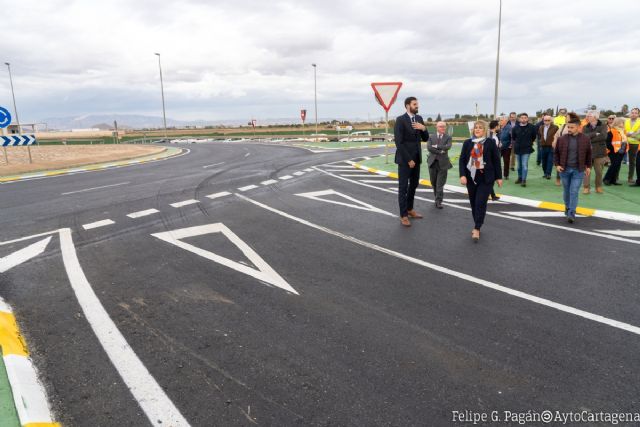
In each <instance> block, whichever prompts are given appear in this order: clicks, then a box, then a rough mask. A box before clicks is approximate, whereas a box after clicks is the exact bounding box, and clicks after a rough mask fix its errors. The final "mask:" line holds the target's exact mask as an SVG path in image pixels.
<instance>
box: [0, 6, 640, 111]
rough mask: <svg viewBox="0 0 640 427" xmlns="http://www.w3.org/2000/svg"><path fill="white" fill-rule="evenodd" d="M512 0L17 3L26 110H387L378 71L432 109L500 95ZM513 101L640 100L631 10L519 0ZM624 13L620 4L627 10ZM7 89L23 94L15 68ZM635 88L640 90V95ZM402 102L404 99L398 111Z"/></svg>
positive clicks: (510, 70)
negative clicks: (377, 87)
mask: <svg viewBox="0 0 640 427" xmlns="http://www.w3.org/2000/svg"><path fill="white" fill-rule="evenodd" d="M498 4H499V3H498V0H483V1H473V0H450V1H448V2H437V3H433V2H431V3H427V2H420V1H416V0H406V1H404V2H388V1H382V0H369V1H363V0H355V1H348V2H347V1H336V0H327V1H323V2H317V1H309V0H298V1H289V0H286V1H285V0H281V1H274V2H264V1H257V0H246V1H241V2H240V1H237V0H217V1H215V2H211V1H205V0H182V1H179V0H178V1H174V2H170V3H168V2H160V1H155V0H141V1H136V2H128V1H124V0H104V1H102V2H98V3H96V2H90V1H87V0H76V1H69V0H66V1H60V0H49V1H47V2H42V1H36V0H21V1H20V2H15V3H13V4H12V8H11V12H10V14H9V16H7V17H6V18H7V19H8V21H10V22H12V25H13V26H15V27H16V28H21V31H20V32H13V33H8V35H6V37H5V43H4V44H3V50H2V58H0V59H3V62H4V61H10V62H11V64H12V71H13V73H14V84H15V89H16V96H17V102H18V107H19V109H20V116H21V117H24V119H23V120H33V121H35V120H38V119H40V118H43V117H51V116H64V115H81V114H86V113H90V112H94V113H98V112H111V113H127V112H131V113H141V114H153V115H158V114H159V111H160V94H159V89H160V88H159V75H158V74H159V73H158V62H157V60H158V58H157V57H156V56H155V55H154V52H160V53H161V54H162V66H163V73H164V80H165V94H166V100H167V114H168V115H169V116H171V117H175V118H177V119H199V118H204V119H210V120H218V119H239V118H243V117H249V116H254V117H257V118H260V117H263V118H269V117H292V118H293V117H296V116H297V114H298V110H299V109H300V108H301V107H306V108H307V109H308V110H311V107H312V105H313V68H312V67H311V63H317V64H318V68H317V71H318V99H319V109H320V111H321V113H320V115H321V116H322V117H329V116H334V117H366V116H367V115H371V116H374V117H378V116H379V115H380V113H381V111H380V108H379V106H378V105H377V104H376V103H375V102H374V101H373V96H372V92H371V88H370V82H372V81H402V82H403V83H404V86H403V90H402V93H401V96H405V95H409V94H411V95H416V96H419V97H420V98H421V99H422V105H423V107H422V110H423V111H425V113H433V114H435V113H437V112H442V113H453V112H471V111H474V109H475V103H476V102H477V103H478V105H479V108H480V110H481V111H485V112H490V111H491V109H492V105H493V83H494V73H495V47H496V42H497V14H498ZM503 4H504V6H503V27H502V49H501V64H502V66H501V70H500V73H501V78H500V97H499V107H498V108H499V109H500V110H501V111H507V110H517V111H530V112H533V111H535V110H537V109H539V108H543V107H549V106H555V105H556V104H563V105H566V106H568V107H569V108H581V107H583V106H584V105H586V104H587V103H594V104H596V105H601V106H609V107H614V106H620V105H622V104H625V103H626V104H630V105H632V104H636V103H638V99H637V98H638V93H637V91H635V92H634V90H635V86H636V85H635V78H636V76H637V75H638V73H639V72H640V60H638V58H640V47H639V46H638V45H637V43H635V40H638V37H639V36H640V29H638V27H637V26H634V25H629V21H627V20H625V16H638V15H639V14H640V3H638V2H637V1H636V0H611V1H610V2H609V3H608V12H606V11H603V10H602V9H601V7H600V6H596V5H593V6H590V4H591V3H588V2H580V1H577V0H575V1H566V2H556V1H550V0H541V1H539V2H535V3H522V2H516V1H509V0H504V1H503ZM614 11H615V12H616V13H613V12H614ZM4 76H5V78H3V74H0V105H7V104H9V105H10V100H11V98H10V90H9V85H8V79H7V78H6V72H5V73H4ZM630 97H631V98H630ZM633 97H635V98H633ZM401 109H402V106H398V105H397V106H395V107H394V111H393V112H394V113H396V112H399V111H400V110H401Z"/></svg>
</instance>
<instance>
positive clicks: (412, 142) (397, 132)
mask: <svg viewBox="0 0 640 427" xmlns="http://www.w3.org/2000/svg"><path fill="white" fill-rule="evenodd" d="M416 122H418V123H422V124H424V120H422V117H420V116H419V115H417V114H416ZM393 134H394V137H395V142H396V158H395V162H396V163H397V164H405V165H406V164H407V163H409V161H411V160H413V161H414V162H416V164H420V163H422V145H421V144H422V141H426V140H427V139H429V132H428V131H427V130H426V129H425V130H416V129H414V128H413V127H411V118H410V117H409V114H408V113H405V114H403V115H401V116H399V117H398V118H396V126H395V128H394V130H393Z"/></svg>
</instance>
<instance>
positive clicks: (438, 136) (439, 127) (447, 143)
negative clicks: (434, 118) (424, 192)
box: [427, 122, 453, 209]
mask: <svg viewBox="0 0 640 427" xmlns="http://www.w3.org/2000/svg"><path fill="white" fill-rule="evenodd" d="M451 144H452V139H451V136H450V135H448V134H447V124H446V123H445V122H438V123H436V133H435V134H433V135H431V136H430V137H429V141H428V142H427V150H428V151H429V156H428V157H427V164H428V165H429V179H430V180H431V187H432V188H433V195H434V198H435V207H436V208H438V209H442V200H443V199H444V185H445V184H446V183H447V174H448V172H449V169H451V168H452V167H453V165H452V164H451V161H450V160H449V150H450V149H451Z"/></svg>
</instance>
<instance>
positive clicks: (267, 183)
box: [260, 179, 278, 185]
mask: <svg viewBox="0 0 640 427" xmlns="http://www.w3.org/2000/svg"><path fill="white" fill-rule="evenodd" d="M277 183H278V180H277V179H268V180H266V181H262V182H261V183H260V184H262V185H272V184H277Z"/></svg>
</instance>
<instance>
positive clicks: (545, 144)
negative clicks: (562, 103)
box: [538, 123, 560, 147]
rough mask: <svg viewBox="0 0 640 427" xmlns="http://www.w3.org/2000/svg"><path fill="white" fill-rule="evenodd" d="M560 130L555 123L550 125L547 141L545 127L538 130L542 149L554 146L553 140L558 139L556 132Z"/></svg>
mask: <svg viewBox="0 0 640 427" xmlns="http://www.w3.org/2000/svg"><path fill="white" fill-rule="evenodd" d="M559 130H560V128H559V127H558V126H556V125H554V124H553V123H551V124H550V125H549V130H548V131H547V139H544V125H542V126H540V127H539V128H538V139H539V140H540V146H541V147H551V145H552V144H553V140H554V139H555V137H556V132H558V131H559Z"/></svg>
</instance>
